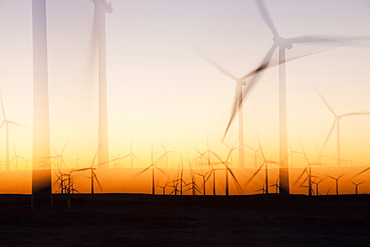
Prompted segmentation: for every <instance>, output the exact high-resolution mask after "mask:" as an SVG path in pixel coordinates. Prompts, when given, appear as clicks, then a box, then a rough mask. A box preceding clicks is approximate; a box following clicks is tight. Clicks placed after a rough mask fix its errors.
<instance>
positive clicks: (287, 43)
mask: <svg viewBox="0 0 370 247" xmlns="http://www.w3.org/2000/svg"><path fill="white" fill-rule="evenodd" d="M272 40H273V41H274V43H276V44H277V45H278V46H279V47H282V48H285V49H292V48H293V43H292V41H291V40H290V39H285V38H282V37H280V36H275V37H273V38H272Z"/></svg>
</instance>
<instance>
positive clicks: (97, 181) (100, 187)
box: [93, 172, 103, 193]
mask: <svg viewBox="0 0 370 247" xmlns="http://www.w3.org/2000/svg"><path fill="white" fill-rule="evenodd" d="M93 176H94V177H95V181H96V183H97V184H98V186H99V189H100V193H101V192H102V191H103V187H102V186H101V184H100V182H99V179H98V176H96V173H95V172H94V173H93Z"/></svg>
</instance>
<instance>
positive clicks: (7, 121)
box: [0, 91, 27, 170]
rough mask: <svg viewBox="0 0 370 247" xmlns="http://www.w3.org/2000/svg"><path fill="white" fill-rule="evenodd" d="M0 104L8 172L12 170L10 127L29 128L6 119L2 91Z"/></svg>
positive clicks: (0, 125) (0, 127) (0, 126)
mask: <svg viewBox="0 0 370 247" xmlns="http://www.w3.org/2000/svg"><path fill="white" fill-rule="evenodd" d="M0 102H1V109H2V112H3V117H4V119H3V121H2V123H1V124H0V129H2V127H3V126H5V145H6V146H5V168H6V170H9V168H10V161H9V125H14V126H18V127H22V128H27V127H26V126H25V125H22V124H20V123H17V122H14V121H11V120H8V119H7V118H6V114H5V107H4V103H3V97H2V93H1V91H0Z"/></svg>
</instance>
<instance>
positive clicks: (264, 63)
mask: <svg viewBox="0 0 370 247" xmlns="http://www.w3.org/2000/svg"><path fill="white" fill-rule="evenodd" d="M277 47H278V46H277V45H276V44H275V43H274V44H273V45H272V46H271V48H270V50H269V51H268V52H267V54H266V55H265V57H264V58H263V60H262V62H261V64H260V65H259V66H258V67H257V69H255V70H253V71H251V72H249V73H248V74H246V75H244V76H243V77H241V78H240V79H242V80H245V79H247V78H249V77H251V76H254V75H256V74H257V73H260V72H262V71H264V70H265V69H267V68H270V66H269V64H270V61H271V58H272V55H273V54H274V52H275V50H276V48H277ZM286 61H289V60H286ZM276 65H279V63H274V64H272V66H271V67H274V66H276Z"/></svg>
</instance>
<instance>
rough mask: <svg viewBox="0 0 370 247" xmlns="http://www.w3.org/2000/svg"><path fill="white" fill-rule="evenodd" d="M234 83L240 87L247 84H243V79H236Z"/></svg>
mask: <svg viewBox="0 0 370 247" xmlns="http://www.w3.org/2000/svg"><path fill="white" fill-rule="evenodd" d="M235 82H236V84H239V85H242V86H246V85H247V83H246V82H245V79H236V80H235Z"/></svg>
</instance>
